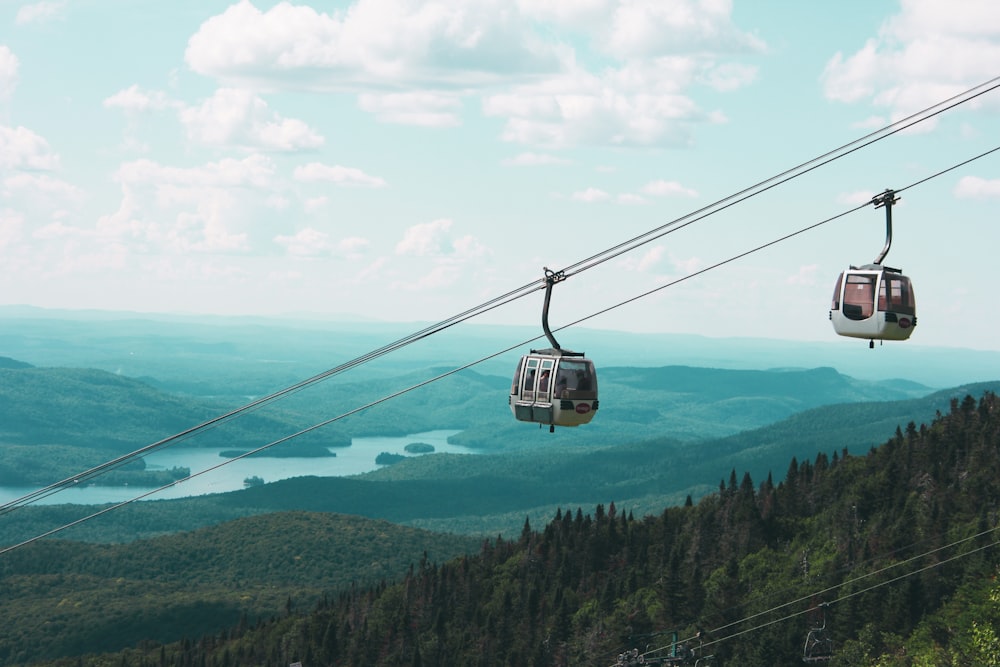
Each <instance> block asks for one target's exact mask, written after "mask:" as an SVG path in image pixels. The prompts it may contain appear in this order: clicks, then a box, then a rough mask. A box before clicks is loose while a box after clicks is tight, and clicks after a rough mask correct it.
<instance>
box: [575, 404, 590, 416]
mask: <svg viewBox="0 0 1000 667" xmlns="http://www.w3.org/2000/svg"><path fill="white" fill-rule="evenodd" d="M576 411H577V412H578V413H579V414H581V415H585V414H587V413H588V412H590V403H577V404H576Z"/></svg>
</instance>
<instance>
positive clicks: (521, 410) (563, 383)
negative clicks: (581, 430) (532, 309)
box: [507, 268, 597, 433]
mask: <svg viewBox="0 0 1000 667" xmlns="http://www.w3.org/2000/svg"><path fill="white" fill-rule="evenodd" d="M565 277H566V276H565V274H564V273H563V272H562V271H559V272H555V271H550V270H549V269H547V268H546V269H545V303H544V305H543V306H542V330H543V331H544V332H545V337H546V338H548V339H549V343H551V344H552V347H551V348H549V349H545V350H532V351H531V353H530V354H526V355H524V356H523V357H521V361H520V362H518V364H517V370H516V371H514V381H513V382H512V383H511V385H510V396H509V397H508V399H507V400H508V403H509V404H510V411H511V413H513V415H514V417H515V418H516V419H518V420H519V421H524V422H537V423H539V424H548V426H549V432H550V433H551V432H554V431H555V429H556V426H579V425H580V424H587V423H589V422H590V420H591V419H593V418H594V413H595V412H597V371H596V370H594V363H593V362H592V361H591V360H590V359H585V358H584V356H583V353H581V352H570V351H569V350H564V349H563V348H561V347H560V346H559V343H558V342H557V341H556V339H555V336H553V335H552V330H551V329H549V302H550V301H551V299H552V286H553V285H555V284H556V283H557V282H559V281H561V280H563V279H565Z"/></svg>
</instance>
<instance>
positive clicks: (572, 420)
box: [510, 349, 598, 427]
mask: <svg viewBox="0 0 1000 667" xmlns="http://www.w3.org/2000/svg"><path fill="white" fill-rule="evenodd" d="M597 405H598V403H597V372H596V370H595V369H594V363H593V362H592V361H590V360H589V359H585V358H584V357H583V356H581V355H578V354H577V353H574V352H567V351H565V350H560V349H548V350H532V351H531V354H526V355H524V356H523V357H521V361H520V363H518V365H517V371H515V373H514V381H513V383H512V384H511V387H510V410H511V412H512V413H513V414H514V417H516V418H517V419H518V420H520V421H527V422H538V423H539V424H548V425H550V426H551V427H555V426H579V425H580V424H587V423H589V422H590V420H591V419H593V418H594V413H595V412H597Z"/></svg>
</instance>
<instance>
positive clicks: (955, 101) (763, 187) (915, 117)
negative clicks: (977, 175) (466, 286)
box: [0, 77, 1000, 515]
mask: <svg viewBox="0 0 1000 667" xmlns="http://www.w3.org/2000/svg"><path fill="white" fill-rule="evenodd" d="M998 87H1000V77H996V78H994V79H991V80H989V81H986V82H984V83H982V84H979V85H977V86H974V87H973V88H970V89H968V90H966V91H964V92H962V93H959V94H958V95H955V96H953V97H951V98H948V99H946V100H944V101H942V102H939V103H937V104H934V105H932V106H930V107H927V108H926V109H924V110H922V111H919V112H917V113H915V114H912V115H911V116H908V117H907V118H904V119H902V120H900V121H897V122H896V123H892V124H890V125H888V126H886V127H884V128H882V129H880V130H877V131H875V132H872V133H870V134H868V135H865V136H864V137H861V138H860V139H857V140H855V141H853V142H850V143H848V144H845V145H843V146H841V147H839V148H837V149H834V150H832V151H829V152H827V153H825V154H823V155H821V156H819V157H817V158H814V159H812V160H809V161H807V162H804V163H801V164H800V165H798V166H796V167H793V168H792V169H789V170H786V171H784V172H782V173H780V174H777V175H776V176H772V177H771V178H768V179H765V180H763V181H760V182H758V183H757V184H755V185H753V186H751V187H749V188H745V189H743V190H741V191H739V192H737V193H736V194H734V195H731V196H729V197H726V198H724V199H721V200H719V201H717V202H715V203H713V204H710V205H708V206H706V207H703V208H701V209H698V210H697V211H694V212H693V213H690V214H688V215H686V216H683V217H681V218H678V219H676V220H674V221H672V222H670V223H667V224H665V225H662V226H660V227H658V228H656V229H654V230H651V231H650V232H647V233H645V234H642V235H640V236H637V237H634V238H633V239H630V240H628V241H625V242H624V243H621V244H618V245H617V246H614V247H612V248H610V249H608V250H606V251H603V252H601V253H598V254H596V255H593V256H591V257H590V258H588V259H585V260H582V261H580V262H577V263H575V264H572V265H570V266H569V267H567V268H566V269H564V270H563V273H565V275H567V276H569V275H573V274H574V273H581V272H583V271H586V270H588V269H590V268H593V267H595V266H598V265H599V264H602V263H604V262H606V261H609V260H611V259H613V258H615V257H618V256H620V255H622V254H624V253H626V252H630V251H632V250H634V249H636V248H638V247H641V246H642V245H645V244H646V243H649V242H651V241H653V240H655V239H659V238H661V237H663V236H664V235H666V234H668V233H671V232H673V231H677V230H679V229H682V228H684V227H686V226H688V225H691V224H693V223H694V222H697V221H699V220H702V219H704V218H706V217H708V216H709V215H713V214H714V213H717V212H719V211H721V210H724V209H726V208H729V207H731V206H734V205H735V204H737V203H740V202H742V201H745V200H746V199H749V198H750V197H753V196H756V195H757V194H760V193H762V192H765V191H767V190H770V189H772V188H774V187H777V186H778V185H780V184H782V183H785V182H787V181H789V180H791V179H793V178H797V177H798V176H801V175H803V174H805V173H808V172H810V171H812V170H814V169H817V168H819V167H820V166H823V165H825V164H828V163H830V162H832V161H834V160H836V159H839V158H841V157H844V156H846V155H849V154H850V153H853V152H855V151H857V150H860V149H861V148H864V147H866V146H869V145H871V144H872V143H875V142H876V141H880V140H882V139H884V138H886V137H889V136H891V135H893V134H895V133H897V132H900V131H902V130H904V129H906V128H908V127H911V126H913V125H915V124H917V123H920V122H923V121H925V120H927V119H929V118H932V117H934V116H936V115H938V114H941V113H943V112H945V111H947V110H949V109H952V108H954V107H956V106H958V105H960V104H964V103H966V102H968V101H970V100H972V99H975V98H976V97H979V96H981V95H984V94H986V93H988V92H991V91H993V90H995V89H996V88H998ZM980 157H981V156H980ZM973 159H976V158H973ZM971 161H972V160H969V161H967V162H971ZM955 168H957V167H955ZM908 187H912V186H908ZM901 191H902V190H897V192H901ZM866 205H867V204H866ZM858 208H861V207H858ZM855 210H856V209H855ZM849 212H850V211H848V213H849ZM842 215H846V213H844V214H842ZM836 217H840V216H835V218H836ZM835 218H831V219H828V220H826V221H823V222H820V223H817V224H816V225H813V226H812V227H809V228H806V229H803V230H800V231H799V232H795V233H793V234H790V235H788V236H786V237H783V238H781V239H778V240H776V241H772V242H771V243H768V244H765V245H763V246H759V247H758V248H755V249H754V250H751V251H748V252H746V253H743V254H741V255H738V256H736V257H733V258H730V259H729V260H726V261H724V262H720V263H718V264H715V265H712V266H711V267H708V268H706V269H703V270H702V271H699V272H696V273H694V274H691V275H689V276H686V277H684V278H681V279H679V280H676V281H673V282H671V283H668V284H666V285H663V286H660V287H658V288H656V289H653V290H650V291H649V292H646V293H644V294H642V295H640V296H637V297H635V298H633V299H630V300H629V301H634V300H636V299H639V298H641V297H643V296H647V295H648V294H651V293H653V292H656V291H659V290H660V289H663V288H665V287H668V286H671V285H674V284H676V283H678V282H681V281H682V280H686V279H687V278H690V277H694V276H695V275H700V274H701V273H704V272H705V271H707V270H710V269H714V268H718V267H719V266H722V265H723V264H727V263H729V262H731V261H735V260H736V259H740V258H741V257H744V256H746V255H748V254H751V253H753V252H757V251H758V250H761V249H763V248H765V247H768V246H770V245H774V244H775V243H779V242H780V241H783V240H786V239H788V238H791V237H792V236H795V235H798V234H801V233H803V232H805V231H809V230H810V229H812V228H814V227H817V226H819V225H822V224H825V223H826V222H829V221H830V220H832V219H835ZM684 220H687V222H684V223H683V224H680V223H681V222H682V221H684ZM573 269H575V271H573ZM544 285H545V280H544V279H539V280H536V281H534V282H531V283H527V284H526V285H524V286H522V287H520V288H517V289H515V290H511V291H510V292H507V293H506V294H504V295H502V296H499V297H496V298H494V299H492V300H490V301H487V302H486V303H484V304H481V305H479V306H475V307H473V308H470V309H468V310H466V311H464V312H463V313H460V314H458V315H455V316H452V317H450V318H448V319H446V320H443V321H441V322H439V323H437V324H435V325H432V326H429V327H427V328H425V329H422V330H420V331H418V332H416V333H413V334H410V335H408V336H406V337H404V338H401V339H399V340H397V341H395V342H394V343H390V344H388V345H385V346H383V347H381V348H378V349H376V350H373V351H372V352H369V353H367V354H365V355H363V356H361V357H358V358H356V359H354V360H352V361H349V362H346V363H344V364H342V365H340V366H337V367H335V368H333V369H330V370H327V371H324V372H323V373H320V374H318V375H315V376H313V377H311V378H308V379H306V380H303V381H301V382H299V383H297V384H295V385H292V386H290V387H287V388H285V389H282V390H279V391H277V392H274V393H272V394H269V395H267V396H265V397H263V398H260V399H257V400H256V401H253V402H251V403H248V404H246V405H244V406H242V407H239V408H236V409H235V410H232V411H230V412H228V413H225V414H223V415H221V416H219V417H216V418H214V419H210V420H208V421H205V422H202V423H201V424H198V425H196V426H193V427H191V428H189V429H187V430H185V431H182V432H180V433H177V434H175V435H172V436H169V437H167V438H164V439H162V440H159V441H157V442H154V443H152V444H150V445H147V446H145V447H142V448H140V449H138V450H135V451H133V452H130V453H128V454H125V455H123V456H120V457H118V458H115V459H112V460H111V461H108V462H106V463H103V464H101V465H99V466H96V467H94V468H91V469H89V470H86V471H84V472H81V473H79V474H77V475H73V476H71V477H67V478H66V479H63V480H61V481H59V482H55V483H53V484H50V485H48V486H46V487H43V488H41V489H38V490H37V491H33V492H31V493H29V494H26V495H24V496H21V497H20V498H17V499H14V500H12V501H9V502H7V503H4V504H3V505H0V515H3V514H6V513H8V512H10V511H13V510H15V509H17V508H19V507H23V506H25V505H28V504H31V503H34V502H36V501H38V500H40V499H43V498H46V497H48V496H50V495H52V494H54V493H58V492H59V491H61V490H63V489H65V488H69V487H72V486H75V485H77V484H79V483H81V482H84V481H88V480H90V479H92V478H94V477H97V476H99V475H101V474H104V473H106V472H108V471H110V470H113V469H116V468H118V467H121V466H123V465H125V464H126V463H128V462H130V461H132V460H134V459H136V458H139V457H142V456H144V455H146V454H149V453H151V452H153V451H156V450H158V449H161V448H163V447H166V446H169V445H172V444H175V443H176V442H179V441H181V440H184V439H187V438H189V437H191V436H194V435H196V434H197V433H199V432H201V431H203V430H206V429H209V428H213V427H215V426H218V425H220V424H222V423H224V422H226V421H229V420H231V419H234V418H236V417H238V416H240V415H242V414H245V413H247V412H251V411H253V410H257V409H259V408H261V407H263V406H265V405H267V404H269V403H272V402H274V401H276V400H278V399H280V398H283V397H285V396H288V395H290V394H293V393H296V392H298V391H300V390H302V389H304V388H306V387H308V386H311V385H313V384H315V383H318V382H320V381H323V380H326V379H328V378H329V377H332V376H334V375H337V374H339V373H342V372H344V371H346V370H350V369H352V368H354V367H356V366H359V365H361V364H363V363H366V362H368V361H371V360H372V359H375V358H378V357H381V356H383V355H385V354H389V353H390V352H394V351H396V350H398V349H401V348H402V347H405V346H406V345H409V344H411V343H414V342H416V341H418V340H421V339H423V338H427V337H429V336H431V335H433V334H436V333H439V332H441V331H443V330H445V329H447V328H449V327H451V326H454V325H455V324H458V323H460V322H464V321H466V320H468V319H471V318H473V317H476V316H477V315H480V314H482V313H484V312H487V311H488V310H492V309H493V308H496V307H498V306H499V305H505V304H506V303H510V302H512V301H514V300H516V299H520V298H522V297H524V296H527V295H528V294H530V293H532V292H534V291H537V290H540V289H542V288H543V287H544ZM624 303H628V302H624ZM624 303H623V304H619V305H624ZM615 307H617V306H613V307H612V308H615ZM612 308H609V309H606V310H605V311H600V312H598V313H595V314H593V315H591V316H589V317H586V318H583V319H581V320H577V322H575V323H574V324H576V323H579V322H582V321H585V320H587V319H590V318H591V317H595V316H597V315H599V314H602V313H604V312H607V310H610V309H612Z"/></svg>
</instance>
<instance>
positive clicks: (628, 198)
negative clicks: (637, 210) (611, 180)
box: [617, 192, 646, 205]
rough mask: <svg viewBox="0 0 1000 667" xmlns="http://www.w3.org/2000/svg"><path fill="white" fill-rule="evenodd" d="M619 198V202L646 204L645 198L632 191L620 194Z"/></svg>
mask: <svg viewBox="0 0 1000 667" xmlns="http://www.w3.org/2000/svg"><path fill="white" fill-rule="evenodd" d="M617 199H618V203H619V204H629V205H636V204H645V203H646V200H645V199H643V198H642V197H640V196H639V195H637V194H633V193H631V192H626V193H624V194H620V195H618V197H617Z"/></svg>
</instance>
